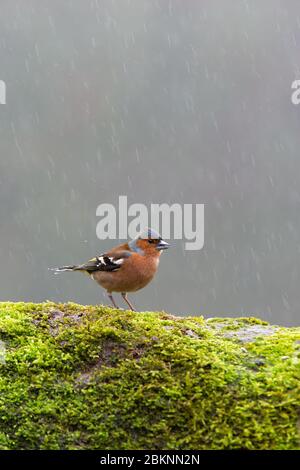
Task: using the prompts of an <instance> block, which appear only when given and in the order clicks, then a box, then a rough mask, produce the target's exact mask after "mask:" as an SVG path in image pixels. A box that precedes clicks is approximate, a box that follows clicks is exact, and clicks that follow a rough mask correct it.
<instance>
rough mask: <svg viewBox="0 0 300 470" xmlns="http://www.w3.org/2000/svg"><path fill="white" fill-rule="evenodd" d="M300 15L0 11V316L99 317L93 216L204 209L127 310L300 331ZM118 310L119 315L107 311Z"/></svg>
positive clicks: (39, 7)
mask: <svg viewBox="0 0 300 470" xmlns="http://www.w3.org/2000/svg"><path fill="white" fill-rule="evenodd" d="M299 45H300V4H299V2H298V1H296V0H264V1H261V0H252V1H249V2H247V1H234V0H226V2H223V1H221V0H218V1H217V0H202V1H196V0H194V1H192V0H191V1H184V0H171V1H167V0H157V1H150V0H148V1H147V0H131V1H129V0H119V1H116V0H115V1H113V0H106V1H105V0H104V1H103V0H94V1H89V0H73V1H71V0H65V1H62V0H45V1H43V2H40V1H39V0H27V1H26V2H24V1H21V0H19V1H16V0H2V1H1V15H0V79H2V80H5V82H6V85H7V104H6V105H1V106H0V148H1V157H0V216H1V217H0V221H1V224H0V240H1V252H0V266H1V270H0V298H1V300H26V301H43V300H45V299H49V300H54V301H68V300H71V301H75V302H79V303H84V304H89V303H93V304H96V303H103V302H104V303H105V302H107V299H106V298H105V296H104V293H103V291H102V290H101V289H99V288H98V287H97V285H96V284H94V283H93V282H91V281H90V280H89V279H88V278H86V277H85V276H81V275H79V274H72V273H70V274H69V273H66V274H63V275H60V276H53V274H51V273H50V272H48V267H49V266H60V265H63V264H69V263H76V262H83V261H85V260H86V259H88V258H90V257H92V256H93V255H95V254H98V253H100V252H102V251H103V250H105V249H107V248H109V247H110V246H112V245H113V244H114V242H111V241H105V242H104V241H99V240H98V239H97V237H96V224H97V222H98V220H99V219H98V218H97V217H96V208H97V206H98V205H99V204H101V203H103V202H107V203H112V204H117V202H118V196H119V195H120V194H122V195H127V196H128V202H129V203H134V202H139V203H144V204H149V203H151V202H156V203H162V202H167V203H169V204H171V203H173V202H179V203H204V204H205V245H204V248H203V250H201V251H198V252H197V251H184V245H183V242H180V241H174V242H173V243H172V245H173V246H172V249H170V250H169V251H168V252H167V253H164V254H163V257H162V262H161V265H160V270H159V274H158V276H157V277H156V279H155V281H154V282H153V283H152V284H150V285H149V286H148V287H147V288H146V289H144V290H143V291H141V292H140V293H137V294H136V295H134V296H131V300H132V301H133V302H134V303H135V305H136V307H137V308H138V309H143V310H155V309H159V310H161V309H164V310H166V311H169V312H172V313H177V314H193V315H205V316H228V315H230V316H242V315H255V316H258V317H261V318H264V319H266V320H268V321H270V322H273V323H281V324H285V325H290V324H299V322H300V309H299V302H300V286H299V273H300V268H299V262H300V243H299V242H300V189H299V184H300V155H299V150H298V149H299V144H300V132H299V124H300V106H299V107H297V106H294V105H293V104H292V103H291V93H292V91H291V83H292V81H293V80H295V79H297V78H298V79H299V78H300V49H299ZM120 303H121V302H120Z"/></svg>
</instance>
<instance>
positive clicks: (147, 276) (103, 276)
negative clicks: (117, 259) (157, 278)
mask: <svg viewBox="0 0 300 470" xmlns="http://www.w3.org/2000/svg"><path fill="white" fill-rule="evenodd" d="M158 264H159V255H158V256H143V255H140V254H138V253H133V254H132V255H131V256H130V257H129V258H127V259H126V260H124V263H123V264H122V266H121V267H120V269H118V270H117V271H114V272H101V271H97V272H94V273H93V279H94V280H95V281H96V282H98V284H100V285H101V286H102V287H104V288H105V289H106V290H107V291H108V292H135V291H137V290H139V289H142V288H143V287H145V286H146V285H147V284H148V283H149V282H150V281H151V280H152V279H153V277H154V275H155V273H156V271H157V268H158Z"/></svg>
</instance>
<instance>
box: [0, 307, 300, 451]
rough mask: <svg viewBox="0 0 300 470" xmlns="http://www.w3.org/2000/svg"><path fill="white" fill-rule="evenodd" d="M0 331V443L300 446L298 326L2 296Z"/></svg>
mask: <svg viewBox="0 0 300 470" xmlns="http://www.w3.org/2000/svg"><path fill="white" fill-rule="evenodd" d="M0 339H1V341H2V346H3V347H2V351H0V363H1V364H0V368H1V375H0V448H1V449H240V448H243V449H299V448H300V444H299V410H300V328H281V327H273V326H270V325H268V324H267V323H265V322H262V321H260V320H257V319H255V318H238V319H221V318H218V319H216V318H215V319H208V320H204V319H203V318H202V317H185V318H177V317H174V316H172V315H168V314H166V313H163V312H162V313H153V312H145V313H134V312H129V311H120V310H114V309H111V308H107V307H103V306H99V307H91V306H88V307H84V306H80V305H75V304H70V303H69V304H61V305H60V304H54V303H50V302H47V303H43V304H30V303H28V304H24V303H0ZM4 347H5V351H3V348H4Z"/></svg>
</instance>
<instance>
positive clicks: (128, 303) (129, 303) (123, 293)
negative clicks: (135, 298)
mask: <svg viewBox="0 0 300 470" xmlns="http://www.w3.org/2000/svg"><path fill="white" fill-rule="evenodd" d="M121 295H122V297H123V299H124V300H125V302H126V303H127V305H129V308H130V309H131V310H133V311H134V312H135V308H134V307H133V305H132V303H131V302H129V300H128V299H127V294H126V292H122V294H121Z"/></svg>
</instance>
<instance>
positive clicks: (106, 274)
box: [54, 228, 170, 310]
mask: <svg viewBox="0 0 300 470" xmlns="http://www.w3.org/2000/svg"><path fill="white" fill-rule="evenodd" d="M169 246H170V245H169V244H168V243H167V242H165V241H164V240H163V239H162V238H161V236H160V235H159V233H157V232H155V230H152V229H151V228H148V229H146V230H144V231H143V232H142V233H141V234H140V235H139V236H138V237H137V238H135V239H134V240H131V241H129V242H128V243H124V244H122V245H119V246H116V247H115V248H112V249H111V250H110V251H108V252H106V253H102V254H101V255H99V256H96V258H92V259H91V260H89V261H88V262H87V263H85V264H80V265H74V266H63V267H62V268H57V269H55V270H54V271H55V272H57V273H58V272H62V271H80V272H83V273H86V274H88V275H89V276H90V277H91V278H92V279H94V281H96V282H97V283H98V284H100V286H101V287H104V289H106V291H107V294H108V297H109V299H110V300H111V302H112V304H113V306H114V307H115V308H119V307H118V306H117V304H116V303H115V301H114V298H113V295H112V293H113V292H121V295H122V297H123V299H124V300H125V302H126V303H127V305H128V306H129V307H130V308H131V310H134V308H133V306H132V304H131V302H129V300H128V298H127V293H128V292H136V291H138V290H140V289H142V288H143V287H145V286H146V285H147V284H149V282H150V281H151V280H152V279H153V277H154V275H155V273H156V271H157V268H158V264H159V258H160V255H161V252H162V251H163V250H166V249H167V248H169Z"/></svg>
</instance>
